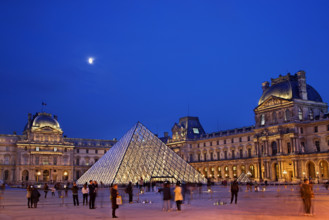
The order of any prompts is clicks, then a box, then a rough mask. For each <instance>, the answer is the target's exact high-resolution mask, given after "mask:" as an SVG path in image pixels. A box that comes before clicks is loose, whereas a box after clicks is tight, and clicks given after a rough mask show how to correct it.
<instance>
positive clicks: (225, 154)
mask: <svg viewBox="0 0 329 220" xmlns="http://www.w3.org/2000/svg"><path fill="white" fill-rule="evenodd" d="M224 158H225V160H227V151H224Z"/></svg>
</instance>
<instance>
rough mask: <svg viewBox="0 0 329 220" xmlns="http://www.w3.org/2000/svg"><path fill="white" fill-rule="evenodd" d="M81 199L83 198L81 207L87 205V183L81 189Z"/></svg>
mask: <svg viewBox="0 0 329 220" xmlns="http://www.w3.org/2000/svg"><path fill="white" fill-rule="evenodd" d="M81 192H82V197H83V205H85V203H86V205H88V193H89V188H88V187H87V182H86V183H85V184H84V185H83V187H82V189H81Z"/></svg>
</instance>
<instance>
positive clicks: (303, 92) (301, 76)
mask: <svg viewBox="0 0 329 220" xmlns="http://www.w3.org/2000/svg"><path fill="white" fill-rule="evenodd" d="M297 77H298V89H299V97H300V98H301V99H303V100H307V99H308V98H307V88H306V77H305V72H304V71H303V70H301V71H299V72H297Z"/></svg>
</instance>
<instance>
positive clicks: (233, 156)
mask: <svg viewBox="0 0 329 220" xmlns="http://www.w3.org/2000/svg"><path fill="white" fill-rule="evenodd" d="M232 159H235V150H232Z"/></svg>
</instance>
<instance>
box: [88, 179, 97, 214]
mask: <svg viewBox="0 0 329 220" xmlns="http://www.w3.org/2000/svg"><path fill="white" fill-rule="evenodd" d="M88 188H89V209H95V185H94V183H93V181H92V180H90V181H89V186H88Z"/></svg>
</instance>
